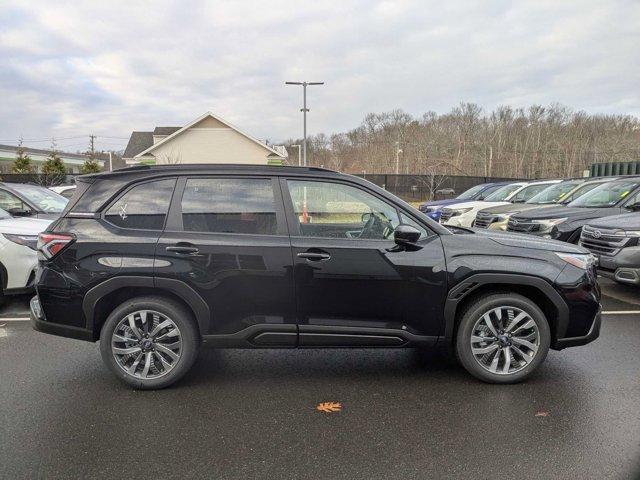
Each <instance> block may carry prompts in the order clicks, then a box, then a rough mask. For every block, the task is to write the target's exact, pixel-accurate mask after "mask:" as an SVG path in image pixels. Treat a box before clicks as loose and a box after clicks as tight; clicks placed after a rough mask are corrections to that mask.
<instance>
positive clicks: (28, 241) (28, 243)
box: [2, 233, 38, 250]
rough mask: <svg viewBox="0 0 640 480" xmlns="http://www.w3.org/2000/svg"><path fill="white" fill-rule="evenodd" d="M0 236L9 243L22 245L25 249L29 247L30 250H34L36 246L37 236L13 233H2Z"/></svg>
mask: <svg viewBox="0 0 640 480" xmlns="http://www.w3.org/2000/svg"><path fill="white" fill-rule="evenodd" d="M2 235H3V236H4V238H6V239H7V240H9V241H10V242H13V243H17V244H18V245H24V246H25V247H29V248H30V249H31V250H35V249H36V248H37V246H38V236H37V235H17V234H13V233H3V234H2Z"/></svg>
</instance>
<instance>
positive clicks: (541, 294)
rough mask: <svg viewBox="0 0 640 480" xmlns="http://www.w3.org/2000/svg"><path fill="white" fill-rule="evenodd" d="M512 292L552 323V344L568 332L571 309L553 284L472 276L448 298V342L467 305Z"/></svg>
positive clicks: (522, 277)
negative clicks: (485, 297)
mask: <svg viewBox="0 0 640 480" xmlns="http://www.w3.org/2000/svg"><path fill="white" fill-rule="evenodd" d="M504 291H508V292H513V293H517V294H520V295H522V296H524V297H526V298H528V299H529V300H531V301H533V302H534V303H535V304H536V305H538V307H539V308H540V309H541V310H542V311H543V313H544V314H545V316H546V317H547V320H548V321H549V328H550V329H551V339H552V344H553V343H554V341H555V339H557V338H561V337H562V336H563V335H564V333H565V332H566V329H567V325H568V322H569V308H568V306H567V304H566V303H565V301H564V300H563V299H562V297H561V296H560V294H559V293H558V292H557V291H556V290H555V288H553V286H552V285H551V284H549V283H548V282H546V281H545V280H543V279H542V278H538V277H532V276H528V275H521V274H476V275H471V276H470V277H468V278H467V279H465V280H464V281H462V282H461V283H459V284H458V285H456V286H455V287H454V288H452V289H451V291H450V292H449V294H448V295H447V300H446V302H445V309H444V316H445V334H444V338H445V341H446V342H447V343H449V344H452V343H453V341H454V338H455V334H456V328H457V323H458V313H459V312H460V311H461V310H462V309H464V307H465V305H468V304H469V303H471V302H473V301H475V300H476V299H478V298H480V297H482V296H484V295H488V294H491V293H494V292H504Z"/></svg>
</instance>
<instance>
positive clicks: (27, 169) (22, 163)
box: [11, 138, 35, 173]
mask: <svg viewBox="0 0 640 480" xmlns="http://www.w3.org/2000/svg"><path fill="white" fill-rule="evenodd" d="M16 153H17V155H18V156H17V157H16V159H15V160H14V162H13V167H12V169H11V171H12V172H13V173H33V171H34V170H35V168H34V166H33V164H32V163H31V157H30V156H29V154H28V153H27V152H26V150H25V149H24V147H23V146H22V138H20V141H19V142H18V151H17V152H16Z"/></svg>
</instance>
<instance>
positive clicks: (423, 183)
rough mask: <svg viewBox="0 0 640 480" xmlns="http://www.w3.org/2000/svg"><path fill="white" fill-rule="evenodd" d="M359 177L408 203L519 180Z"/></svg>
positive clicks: (415, 176)
mask: <svg viewBox="0 0 640 480" xmlns="http://www.w3.org/2000/svg"><path fill="white" fill-rule="evenodd" d="M358 176H359V177H362V178H365V179H367V180H369V181H370V182H372V183H375V184H376V185H378V186H379V187H382V188H384V189H385V190H388V191H390V192H391V193H393V194H394V195H397V196H398V197H400V198H402V199H403V200H405V201H408V202H419V201H423V200H440V199H443V198H452V197H455V196H457V195H460V194H461V193H462V192H464V191H465V190H468V189H469V188H471V187H473V186H475V185H479V184H481V183H489V182H504V181H513V182H516V181H518V180H519V179H517V178H501V177H467V176H464V175H444V176H443V175H395V174H390V175H385V174H361V175H358Z"/></svg>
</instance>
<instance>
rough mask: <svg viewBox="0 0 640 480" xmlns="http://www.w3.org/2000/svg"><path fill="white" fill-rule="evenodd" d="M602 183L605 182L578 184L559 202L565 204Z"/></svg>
mask: <svg viewBox="0 0 640 480" xmlns="http://www.w3.org/2000/svg"><path fill="white" fill-rule="evenodd" d="M603 183H605V182H596V183H594V182H590V183H585V184H584V185H580V186H579V187H578V188H576V189H575V190H574V191H573V192H571V193H570V194H569V195H567V196H566V197H564V198H563V199H562V201H561V202H560V203H564V204H567V203H569V202H573V201H574V200H575V199H576V198H579V197H581V196H582V195H584V194H585V193H587V192H590V191H591V190H593V189H594V188H596V187H597V186H598V185H602V184H603Z"/></svg>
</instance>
